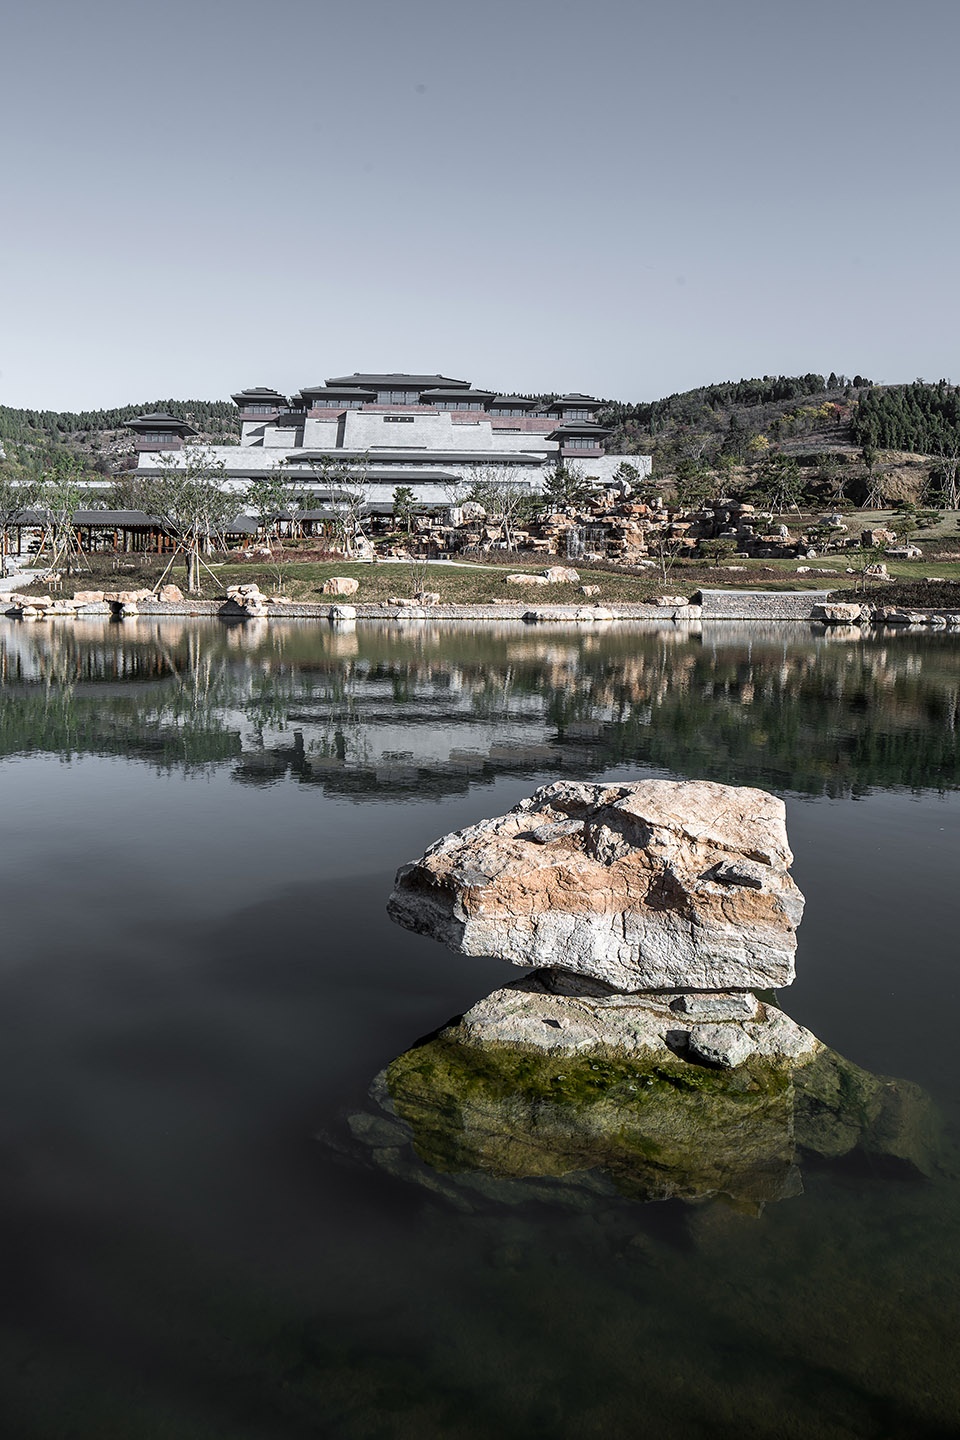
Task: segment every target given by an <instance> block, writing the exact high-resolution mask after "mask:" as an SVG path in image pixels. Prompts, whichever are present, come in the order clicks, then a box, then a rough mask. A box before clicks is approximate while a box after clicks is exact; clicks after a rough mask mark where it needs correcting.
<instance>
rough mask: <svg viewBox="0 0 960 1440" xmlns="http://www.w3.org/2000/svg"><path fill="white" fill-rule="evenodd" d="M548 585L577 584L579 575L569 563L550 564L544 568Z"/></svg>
mask: <svg viewBox="0 0 960 1440" xmlns="http://www.w3.org/2000/svg"><path fill="white" fill-rule="evenodd" d="M543 573H544V575H545V576H546V580H547V584H548V585H579V584H580V576H579V575H578V574H577V572H576V570H573V569H571V567H570V566H569V565H551V566H550V569H549V570H544V572H543Z"/></svg>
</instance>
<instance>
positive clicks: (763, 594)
mask: <svg viewBox="0 0 960 1440" xmlns="http://www.w3.org/2000/svg"><path fill="white" fill-rule="evenodd" d="M829 593H830V592H829V591H828V590H701V591H700V593H699V594H698V595H695V596H694V599H695V600H697V601H699V603H700V606H701V611H702V614H703V618H704V620H812V619H813V608H814V606H815V605H822V604H823V603H824V601H825V600H826V598H827V596H828V594H829Z"/></svg>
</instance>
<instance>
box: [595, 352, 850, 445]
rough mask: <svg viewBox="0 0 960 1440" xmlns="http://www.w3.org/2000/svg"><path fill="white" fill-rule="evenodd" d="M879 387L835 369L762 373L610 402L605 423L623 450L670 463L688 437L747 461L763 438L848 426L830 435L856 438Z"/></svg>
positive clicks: (777, 439) (783, 437)
mask: <svg viewBox="0 0 960 1440" xmlns="http://www.w3.org/2000/svg"><path fill="white" fill-rule="evenodd" d="M872 384H873V382H872V381H871V380H868V379H866V378H865V377H864V376H862V375H855V376H854V377H853V378H852V379H849V378H848V377H847V376H846V375H838V374H836V373H834V372H831V374H830V375H828V376H824V375H820V374H816V373H814V372H812V371H811V372H808V373H807V374H806V375H763V376H758V377H755V378H753V379H749V380H725V381H721V382H720V383H718V384H713V385H701V386H698V387H697V388H696V389H694V390H683V391H680V392H679V393H677V394H674V395H667V396H665V397H664V398H663V399H660V400H650V401H641V402H640V403H638V404H625V403H621V402H619V401H614V402H610V403H609V404H607V405H605V406H604V408H603V410H602V411H601V413H600V415H599V417H598V418H599V419H600V420H601V421H602V423H603V424H605V425H609V426H611V427H612V430H613V433H612V435H611V436H610V440H609V442H608V444H609V448H610V449H611V450H614V451H617V452H623V451H626V452H628V453H629V452H631V451H636V452H644V453H650V452H651V451H652V452H654V453H656V452H660V455H661V458H662V459H670V458H672V455H671V450H672V446H673V444H674V443H675V442H676V441H678V440H683V441H684V442H685V449H687V450H688V449H689V448H690V445H689V442H690V441H691V440H694V441H697V442H698V443H699V445H700V450H701V454H707V455H710V456H711V457H713V458H716V457H717V456H718V455H720V454H730V455H733V457H734V458H735V459H737V460H741V459H744V458H746V456H747V455H748V454H749V446H750V441H751V440H752V439H755V437H756V436H758V435H765V436H766V437H767V439H768V441H770V442H772V443H779V442H781V441H783V440H787V439H794V438H796V437H798V436H802V435H804V434H807V433H811V432H814V431H819V430H822V429H824V428H825V427H827V428H830V429H831V430H833V431H836V430H837V427H838V426H841V427H843V428H844V431H845V433H844V434H843V435H840V434H836V433H834V434H833V435H832V436H831V437H830V438H831V439H832V440H833V441H834V442H836V443H840V442H841V441H844V440H852V438H853V437H852V434H850V433H849V431H848V426H849V421H850V418H851V415H852V413H853V410H854V409H855V407H856V405H857V403H858V401H859V399H860V397H861V395H863V394H864V393H865V392H867V391H868V390H869V389H870V388H871V386H872ZM761 448H762V447H761Z"/></svg>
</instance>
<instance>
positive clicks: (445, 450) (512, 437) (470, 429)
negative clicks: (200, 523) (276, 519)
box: [129, 374, 650, 510]
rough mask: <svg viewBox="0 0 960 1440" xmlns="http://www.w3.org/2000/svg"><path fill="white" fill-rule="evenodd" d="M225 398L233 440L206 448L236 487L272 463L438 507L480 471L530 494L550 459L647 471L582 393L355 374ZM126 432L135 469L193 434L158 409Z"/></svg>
mask: <svg viewBox="0 0 960 1440" xmlns="http://www.w3.org/2000/svg"><path fill="white" fill-rule="evenodd" d="M232 398H233V400H234V401H235V402H236V404H237V406H238V408H239V410H240V420H241V439H240V444H239V446H236V445H220V446H213V447H210V448H211V449H212V451H213V453H214V455H215V456H216V459H217V460H218V461H221V462H222V463H223V465H224V466H225V467H226V474H227V476H228V479H229V480H230V481H231V482H232V483H234V484H235V485H236V487H237V489H238V490H240V489H246V488H247V486H248V484H249V482H250V481H252V480H257V479H263V478H264V477H265V476H267V475H272V474H274V473H275V472H276V471H277V469H278V467H279V468H280V469H281V474H282V475H283V476H284V477H286V478H287V479H288V480H289V482H290V484H291V487H296V489H297V491H298V492H303V493H306V494H310V495H312V496H313V497H314V498H315V499H316V500H317V502H318V503H322V502H323V500H324V499H325V498H327V497H328V496H329V495H330V494H331V493H334V492H336V491H337V490H338V489H339V490H342V489H343V488H344V487H345V486H348V485H349V486H350V487H352V488H360V487H362V489H363V492H364V494H365V498H366V500H367V502H368V503H369V505H370V506H371V508H373V509H379V510H389V509H390V508H391V505H392V501H393V493H394V491H395V490H396V489H397V487H398V486H409V488H410V489H411V490H413V492H414V495H415V497H416V500H417V501H418V502H419V503H421V504H423V505H443V504H449V503H450V501H451V499H452V498H453V497H454V496H455V495H456V494H457V492H458V491H462V490H463V489H464V488H465V487H468V486H469V485H470V484H471V483H473V482H476V481H481V480H484V479H510V480H513V481H516V482H517V483H519V484H521V485H525V486H528V487H529V488H530V490H531V492H536V491H539V490H540V489H541V488H542V486H543V482H544V479H545V478H546V476H547V474H548V473H549V472H550V471H551V470H552V469H553V468H554V466H555V465H556V463H557V461H558V460H560V461H563V462H564V463H565V464H567V465H571V466H572V465H576V466H577V467H578V468H579V470H580V471H581V472H582V473H583V475H584V476H585V477H586V478H587V479H588V480H592V481H595V482H596V483H598V484H603V483H604V482H607V481H609V480H610V479H611V477H612V475H613V474H614V472H615V471H616V469H617V468H618V466H619V465H620V464H621V463H622V462H623V461H624V460H626V461H628V462H629V463H630V464H631V465H633V466H635V468H636V469H637V470H638V471H639V472H640V474H642V475H647V474H649V473H650V458H649V456H645V455H608V454H606V453H605V452H604V450H603V444H602V442H603V438H604V436H605V435H606V434H607V433H608V431H607V430H606V429H605V428H604V427H603V426H602V425H599V424H598V423H597V420H596V414H597V411H598V410H599V409H600V408H601V404H602V402H601V401H599V400H596V399H594V398H593V397H592V396H590V395H562V396H561V397H560V398H559V399H558V400H555V401H552V402H550V403H549V404H540V403H538V402H537V401H536V400H531V399H529V398H527V397H525V396H522V395H500V394H497V393H496V392H495V391H493V390H476V389H474V388H473V386H472V385H471V384H470V382H469V381H468V380H453V379H451V378H450V377H449V376H448V375H392V374H388V375H362V374H356V375H339V376H335V377H334V378H333V379H330V380H327V382H326V384H324V385H307V386H304V388H303V389H302V390H301V391H300V392H299V394H297V395H293V396H286V395H281V394H280V393H279V391H277V390H270V389H268V388H266V387H263V386H258V387H256V388H253V389H249V390H241V391H240V392H239V393H238V394H236V395H234V396H233V397H232ZM129 428H130V429H131V430H132V431H133V432H134V434H135V436H136V445H137V451H138V463H137V469H138V470H139V471H141V472H143V471H149V470H155V469H156V468H157V466H158V464H159V463H160V462H161V457H174V458H175V457H177V456H178V455H179V454H182V452H183V448H184V445H185V444H186V443H189V436H190V435H191V434H195V433H196V432H195V431H193V430H192V427H190V426H189V425H186V424H185V423H184V422H183V421H180V420H176V419H174V418H173V417H172V416H169V415H157V414H155V415H141V416H140V417H139V418H138V419H136V420H132V421H131V422H130V425H129ZM164 463H170V462H169V458H168V459H166V460H165V461H164Z"/></svg>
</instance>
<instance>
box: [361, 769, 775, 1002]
mask: <svg viewBox="0 0 960 1440" xmlns="http://www.w3.org/2000/svg"><path fill="white" fill-rule="evenodd" d="M792 859H793V857H792V855H791V852H790V848H789V845H788V843H787V835H786V825H785V808H784V804H783V801H782V800H779V799H777V798H776V797H775V796H772V795H768V794H766V793H765V792H764V791H761V790H754V789H748V788H744V787H734V786H727V785H718V784H714V783H712V782H710V781H669V780H644V781H640V782H639V783H638V784H632V785H631V784H622V785H609V786H605V785H592V784H578V783H574V782H570V781H558V782H556V783H554V784H552V785H546V786H543V787H542V788H541V789H539V790H537V791H536V792H535V793H534V794H533V795H532V796H531V797H530V798H529V799H527V800H523V801H521V803H520V804H519V805H517V806H516V807H515V808H514V809H513V810H511V811H510V812H509V813H508V814H506V815H500V816H497V817H496V818H495V819H492V820H485V821H481V823H480V824H478V825H473V826H470V827H468V828H467V829H465V830H459V831H456V832H454V833H453V834H451V835H447V836H444V837H443V839H441V840H439V841H437V842H436V844H434V845H432V846H430V848H429V849H428V850H427V851H426V853H425V854H424V855H423V856H422V857H421V858H420V859H419V860H416V861H414V862H413V863H411V864H408V865H404V866H403V867H402V868H401V869H400V870H399V871H398V873H397V878H396V887H395V889H394V892H393V894H392V896H391V898H390V902H389V905H388V910H389V913H390V915H391V917H392V918H393V919H394V920H396V921H397V922H398V923H399V924H401V925H403V926H405V927H406V928H407V929H409V930H414V931H417V932H420V933H422V934H427V935H430V936H432V937H433V938H434V939H436V940H439V941H441V942H442V943H443V944H445V945H447V946H448V947H449V948H450V949H452V950H456V951H459V952H460V953H462V954H465V955H492V956H499V957H500V958H502V959H504V960H509V961H510V962H512V963H513V964H515V965H522V966H528V967H529V966H542V967H547V968H548V969H558V970H563V971H567V972H570V973H572V974H576V975H582V976H588V977H590V978H592V979H594V980H600V981H602V982H604V983H606V984H609V985H611V986H613V987H614V988H615V989H617V990H620V991H626V992H636V991H641V990H654V989H659V990H667V989H670V990H676V991H686V990H707V991H717V990H727V989H733V990H737V989H752V988H755V987H757V988H769V987H779V986H784V985H789V984H790V983H791V982H792V980H793V978H794V954H795V951H796V934H795V931H796V927H797V925H798V924H799V923H800V918H801V916H802V913H803V897H802V895H801V894H800V891H799V890H798V889H797V887H796V885H795V884H794V882H793V880H792V879H791V878H790V875H789V873H788V870H789V866H790V864H791V861H792Z"/></svg>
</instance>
